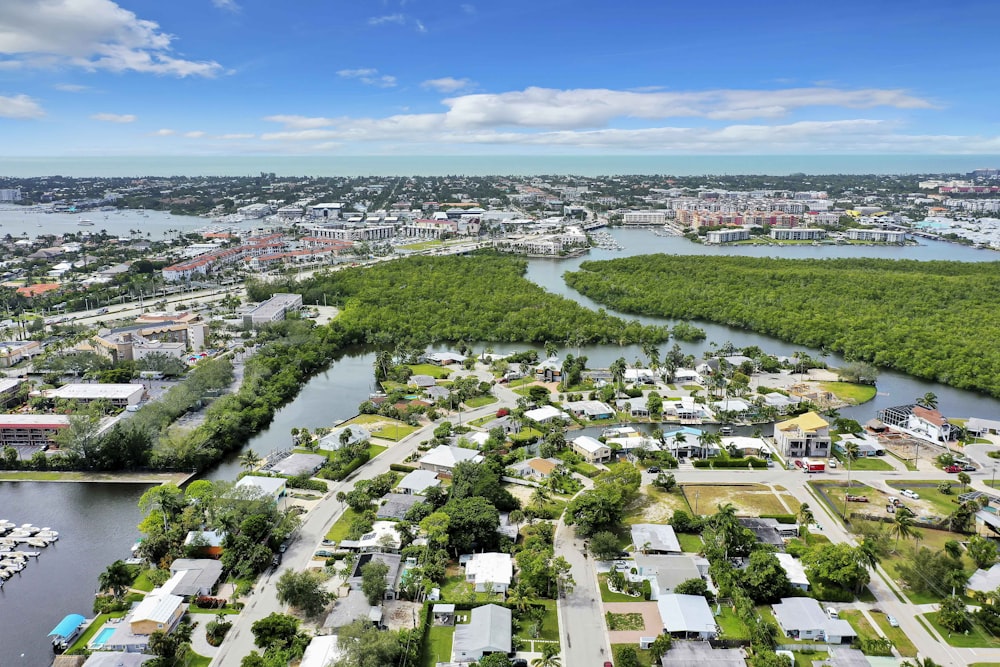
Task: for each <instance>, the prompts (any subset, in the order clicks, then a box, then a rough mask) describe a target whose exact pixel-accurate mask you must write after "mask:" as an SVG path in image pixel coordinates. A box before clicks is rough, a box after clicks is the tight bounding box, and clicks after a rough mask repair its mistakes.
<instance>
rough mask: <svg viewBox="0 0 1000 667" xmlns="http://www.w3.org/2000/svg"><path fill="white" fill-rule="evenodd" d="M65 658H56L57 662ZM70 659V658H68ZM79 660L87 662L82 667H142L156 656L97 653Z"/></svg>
mask: <svg viewBox="0 0 1000 667" xmlns="http://www.w3.org/2000/svg"><path fill="white" fill-rule="evenodd" d="M61 657H64V656H56V660H58V659H59V658H61ZM66 657H69V656H66ZM77 657H78V659H79V660H81V661H85V662H82V663H78V664H82V667H140V665H144V664H145V663H147V662H149V661H150V660H152V659H154V658H155V657H156V656H153V655H146V654H145V653H125V652H123V651H113V652H112V651H95V652H93V653H91V654H90V657H89V658H84V657H83V656H77ZM52 667H60V665H59V663H58V662H53V663H52Z"/></svg>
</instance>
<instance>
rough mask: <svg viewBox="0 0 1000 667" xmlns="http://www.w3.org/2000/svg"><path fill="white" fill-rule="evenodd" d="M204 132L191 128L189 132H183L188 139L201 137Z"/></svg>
mask: <svg viewBox="0 0 1000 667" xmlns="http://www.w3.org/2000/svg"><path fill="white" fill-rule="evenodd" d="M205 134H206V133H205V132H202V131H201V130H193V131H191V132H185V133H184V136H185V137H187V138H188V139H201V138H202V137H204V136H205Z"/></svg>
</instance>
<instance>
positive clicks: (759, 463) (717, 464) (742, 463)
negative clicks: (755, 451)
mask: <svg viewBox="0 0 1000 667" xmlns="http://www.w3.org/2000/svg"><path fill="white" fill-rule="evenodd" d="M748 465H752V466H753V467H754V468H766V467H767V461H765V460H764V459H758V458H756V457H753V456H750V457H747V458H741V459H698V460H697V461H695V462H694V467H695V468H710V467H711V468H746V467H747V466H748Z"/></svg>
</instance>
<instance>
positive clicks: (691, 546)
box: [677, 533, 705, 554]
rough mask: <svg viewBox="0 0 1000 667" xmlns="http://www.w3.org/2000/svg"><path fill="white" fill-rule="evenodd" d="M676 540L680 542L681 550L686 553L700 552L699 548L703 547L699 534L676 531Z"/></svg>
mask: <svg viewBox="0 0 1000 667" xmlns="http://www.w3.org/2000/svg"><path fill="white" fill-rule="evenodd" d="M677 541H678V542H680V543H681V551H685V552H687V553H692V554H697V553H701V550H702V549H703V548H704V547H705V544H704V542H702V541H701V535H693V534H691V533H677Z"/></svg>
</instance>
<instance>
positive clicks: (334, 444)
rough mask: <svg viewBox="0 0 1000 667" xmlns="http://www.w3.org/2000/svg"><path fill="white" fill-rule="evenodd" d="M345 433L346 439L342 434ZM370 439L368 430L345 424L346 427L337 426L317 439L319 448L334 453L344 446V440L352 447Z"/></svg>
mask: <svg viewBox="0 0 1000 667" xmlns="http://www.w3.org/2000/svg"><path fill="white" fill-rule="evenodd" d="M345 431H346V432H347V437H346V438H344V439H342V438H343V433H344V432H345ZM371 437H372V435H371V433H369V432H368V429H366V428H364V427H363V426H358V425H357V424H347V425H346V426H338V427H336V428H334V429H333V430H331V431H330V432H329V433H327V434H326V435H324V436H323V437H322V438H320V439H319V448H320V449H323V450H326V451H330V452H335V451H337V450H338V449H340V448H341V447H342V446H343V445H344V440H346V442H347V444H349V445H353V444H355V443H358V442H367V441H368V440H370V439H371Z"/></svg>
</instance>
